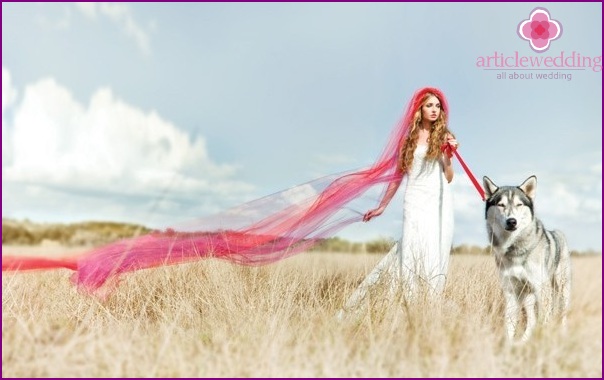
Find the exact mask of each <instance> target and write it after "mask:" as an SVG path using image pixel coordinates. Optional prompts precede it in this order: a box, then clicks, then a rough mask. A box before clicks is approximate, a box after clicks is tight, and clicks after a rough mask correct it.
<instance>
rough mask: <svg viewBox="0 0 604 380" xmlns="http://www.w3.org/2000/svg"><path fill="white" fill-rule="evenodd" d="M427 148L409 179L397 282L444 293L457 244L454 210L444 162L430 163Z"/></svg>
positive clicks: (420, 148) (422, 148)
mask: <svg viewBox="0 0 604 380" xmlns="http://www.w3.org/2000/svg"><path fill="white" fill-rule="evenodd" d="M427 151H428V147H427V145H418V146H417V148H416V149H415V152H414V155H413V163H412V165H411V169H410V170H409V173H408V175H407V180H406V187H405V191H404V201H403V233H402V237H401V242H400V244H399V249H400V251H399V252H398V259H397V260H396V262H395V263H394V264H395V265H394V266H395V268H391V270H394V271H396V274H397V276H396V277H397V278H399V279H402V280H403V282H402V284H403V285H404V286H409V287H410V290H414V289H417V288H418V287H419V288H420V289H421V288H425V287H426V286H427V287H428V288H427V289H430V290H433V291H436V292H438V293H440V292H442V290H443V289H444V286H445V281H446V274H447V268H448V266H449V255H450V252H451V244H452V241H453V206H452V196H451V190H450V185H449V183H448V182H447V179H446V178H445V175H444V172H443V163H442V159H439V160H426V153H427Z"/></svg>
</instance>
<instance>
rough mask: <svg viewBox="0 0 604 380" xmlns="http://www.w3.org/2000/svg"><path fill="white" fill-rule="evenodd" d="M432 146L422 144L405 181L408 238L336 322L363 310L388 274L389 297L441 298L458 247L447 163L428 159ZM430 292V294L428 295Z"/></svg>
mask: <svg viewBox="0 0 604 380" xmlns="http://www.w3.org/2000/svg"><path fill="white" fill-rule="evenodd" d="M427 151H428V146H427V145H418V146H417V148H416V149H415V152H414V155H413V163H412V165H411V169H410V170H409V173H408V174H407V176H406V186H405V192H404V200H403V234H402V236H401V240H400V241H399V242H397V244H395V246H394V247H392V249H391V250H390V252H389V253H388V254H387V255H386V256H384V258H383V259H382V260H381V261H380V262H379V263H378V264H377V265H376V266H375V267H374V268H373V270H372V271H371V273H369V275H367V277H365V279H364V280H363V282H362V283H361V284H360V285H359V286H358V287H357V289H356V290H355V291H354V292H353V293H352V295H351V296H350V297H349V298H348V300H347V302H346V303H345V305H344V307H343V308H342V309H340V310H339V311H338V314H336V318H337V319H339V320H342V319H343V318H344V317H345V316H346V315H347V313H348V312H350V311H356V312H357V313H358V312H359V311H360V309H359V305H360V304H361V302H362V301H363V300H365V299H366V296H367V292H368V291H369V289H370V288H371V287H373V286H374V285H375V284H377V283H378V281H379V280H380V279H381V278H383V276H382V275H383V274H387V276H388V279H387V281H388V283H390V294H391V295H394V294H395V293H396V291H397V290H402V291H403V293H404V295H405V296H406V297H413V296H415V295H420V294H422V293H423V294H430V295H439V294H442V291H443V290H444V287H445V282H446V276H447V269H448V267H449V255H450V253H451V244H452V242H453V204H452V195H451V189H450V185H449V183H448V182H447V179H446V178H445V174H444V172H443V163H442V160H426V159H425V157H426V153H427ZM424 292H425V293H424Z"/></svg>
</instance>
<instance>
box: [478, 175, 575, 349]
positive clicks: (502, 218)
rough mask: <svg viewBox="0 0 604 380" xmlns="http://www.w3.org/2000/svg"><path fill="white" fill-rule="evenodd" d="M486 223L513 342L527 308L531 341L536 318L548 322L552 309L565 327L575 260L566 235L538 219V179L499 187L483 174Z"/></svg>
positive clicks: (527, 329)
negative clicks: (572, 262) (546, 227)
mask: <svg viewBox="0 0 604 380" xmlns="http://www.w3.org/2000/svg"><path fill="white" fill-rule="evenodd" d="M483 182H484V187H485V193H486V196H487V201H486V211H485V217H486V224H487V231H488V234H489V241H491V242H492V247H493V252H494V254H495V261H496V263H497V267H498V269H499V275H500V279H501V285H502V287H503V295H504V299H505V321H506V331H507V337H508V338H509V340H514V338H515V335H516V327H517V325H518V322H519V320H520V316H521V312H522V309H523V308H524V312H525V313H526V329H525V331H524V333H523V334H522V338H521V339H522V341H524V342H526V341H527V340H528V339H529V338H530V336H531V334H532V333H533V330H534V329H535V326H536V324H537V319H539V320H540V321H543V322H546V321H547V320H548V319H549V317H550V316H551V315H552V314H553V313H557V314H558V316H559V317H560V318H561V322H562V325H563V326H565V325H566V315H567V312H568V308H569V305H570V281H571V262H570V254H569V251H568V247H567V245H566V239H565V238H564V235H563V234H562V233H561V232H560V231H548V230H546V229H545V228H544V226H543V223H542V222H541V221H540V220H539V219H538V218H536V217H535V210H534V202H535V191H536V189H537V178H536V177H535V176H531V177H529V178H528V179H527V180H526V181H524V182H523V183H522V184H521V185H520V186H497V185H495V183H493V181H491V180H490V179H489V178H488V177H486V176H485V177H484V178H483Z"/></svg>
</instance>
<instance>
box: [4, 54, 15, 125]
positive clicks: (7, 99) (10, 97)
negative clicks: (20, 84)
mask: <svg viewBox="0 0 604 380" xmlns="http://www.w3.org/2000/svg"><path fill="white" fill-rule="evenodd" d="M16 98H17V90H16V89H15V88H14V87H13V84H12V83H11V75H10V72H9V71H8V70H7V69H6V68H4V66H2V115H3V119H4V111H5V110H6V109H8V107H9V106H10V105H11V104H13V103H14V101H15V99H16Z"/></svg>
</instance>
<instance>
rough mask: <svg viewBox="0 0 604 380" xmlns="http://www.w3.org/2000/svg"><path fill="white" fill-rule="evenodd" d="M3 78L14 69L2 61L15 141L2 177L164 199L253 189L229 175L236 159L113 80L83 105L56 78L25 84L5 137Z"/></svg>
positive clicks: (236, 194) (229, 195) (237, 194)
mask: <svg viewBox="0 0 604 380" xmlns="http://www.w3.org/2000/svg"><path fill="white" fill-rule="evenodd" d="M5 78H10V76H9V73H8V70H4V69H3V81H2V82H3V148H5V144H10V146H9V147H10V149H11V150H12V157H11V160H10V162H9V164H8V165H7V166H4V167H3V169H4V170H3V183H4V181H7V182H9V183H11V184H13V185H14V184H21V185H23V186H32V185H34V186H39V187H42V188H47V189H54V191H57V190H58V191H60V192H63V193H72V194H76V193H77V194H87V196H91V195H92V196H97V197H99V198H102V197H104V196H108V195H112V194H113V195H118V196H127V197H134V198H137V197H139V198H140V197H143V198H145V197H146V198H151V199H153V198H155V199H160V198H161V197H165V199H163V201H162V202H163V203H162V204H161V205H162V207H163V206H165V205H169V204H171V203H170V202H172V201H174V200H176V201H177V202H180V203H181V204H182V202H193V201H196V203H203V202H204V201H205V202H208V203H212V204H214V205H216V204H219V203H220V201H221V200H222V201H224V200H225V199H227V200H228V199H237V200H240V199H242V198H244V197H246V196H249V192H250V191H251V190H252V186H250V185H249V184H246V183H242V182H239V181H236V180H232V179H230V178H232V177H233V176H234V175H235V174H236V167H235V166H233V165H225V164H217V163H215V162H213V161H212V160H211V159H210V158H209V156H208V152H207V149H206V143H205V140H204V139H203V138H202V137H197V138H195V139H192V138H191V137H190V136H189V135H187V134H186V133H185V132H183V131H182V130H180V129H179V128H177V127H176V126H175V125H174V124H172V123H170V122H169V121H166V120H164V119H162V118H161V117H160V116H159V115H158V114H157V113H156V112H155V111H151V112H144V111H143V110H141V109H138V108H136V107H134V106H132V105H129V104H127V103H125V102H124V101H122V100H120V99H118V98H116V97H115V95H114V94H113V93H112V91H111V89H109V88H103V89H99V90H97V91H96V92H95V93H94V94H93V96H92V98H91V101H90V103H89V104H88V105H87V106H85V105H83V104H80V103H78V102H77V101H76V100H75V99H74V98H73V96H72V94H71V93H70V92H69V90H67V89H66V88H65V87H63V86H61V85H60V84H58V83H57V82H56V81H55V80H54V79H43V80H40V81H38V82H36V83H34V84H31V85H29V86H27V87H26V88H25V91H24V95H23V98H22V100H21V101H20V103H19V104H18V105H17V106H16V107H15V109H14V118H13V119H12V120H11V121H12V122H11V130H12V133H11V134H10V136H9V138H8V139H6V141H5V139H4V137H5V136H4V132H5V128H4V106H5V103H4V99H5V93H6V94H10V96H7V97H6V104H10V103H9V100H11V101H12V100H13V94H14V93H15V92H14V89H12V87H11V86H10V80H5ZM5 86H6V87H5ZM3 158H4V157H3ZM3 161H4V160H3ZM166 192H167V193H168V195H165V193H166ZM15 196H16V195H15ZM202 199H203V201H202ZM210 199H211V200H213V201H209V200H210ZM3 203H4V202H3Z"/></svg>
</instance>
